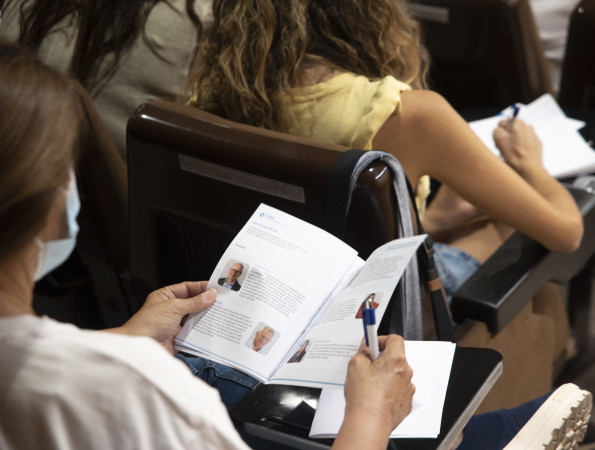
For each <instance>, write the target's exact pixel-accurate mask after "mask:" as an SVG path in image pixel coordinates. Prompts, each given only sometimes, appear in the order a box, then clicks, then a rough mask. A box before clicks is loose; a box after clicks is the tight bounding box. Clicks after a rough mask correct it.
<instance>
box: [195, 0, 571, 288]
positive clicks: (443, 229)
mask: <svg viewBox="0 0 595 450" xmlns="http://www.w3.org/2000/svg"><path fill="white" fill-rule="evenodd" d="M213 16H214V18H213V22H212V23H211V24H210V25H209V26H208V27H207V28H206V29H205V30H204V33H203V35H202V37H201V39H200V43H199V46H200V48H199V52H198V58H197V60H196V61H197V62H196V64H195V66H194V68H193V70H192V71H191V76H190V78H189V82H188V98H189V103H190V104H193V105H195V106H197V107H199V108H201V109H205V110H207V111H210V112H213V113H215V114H218V115H220V116H223V117H226V118H228V119H231V120H234V121H237V122H243V123H247V124H251V125H255V126H260V127H264V128H269V129H273V130H279V131H283V132H286V133H289V134H293V135H298V136H306V137H311V138H315V139H318V140H323V141H329V142H333V143H337V144H342V145H344V146H346V147H348V148H362V149H368V150H369V149H373V148H374V149H380V150H384V151H387V152H389V153H391V154H393V155H394V156H395V157H396V158H397V159H398V160H399V162H400V163H401V165H402V166H403V168H404V170H405V174H406V175H407V177H408V179H409V181H410V182H411V185H412V186H413V187H414V189H415V194H416V200H417V206H418V209H419V211H420V213H422V214H423V213H424V208H425V203H426V198H427V197H428V194H429V182H428V176H430V177H432V178H435V179H437V180H439V181H440V182H442V185H443V187H445V188H444V189H442V188H441V189H440V190H439V191H438V194H437V197H436V198H435V200H434V202H432V204H431V207H430V210H429V211H427V214H426V217H425V220H424V224H425V225H426V226H427V231H428V232H429V233H430V235H432V236H434V237H435V238H436V241H438V242H441V243H443V244H445V245H438V246H437V247H436V250H437V256H438V258H437V259H438V262H439V264H438V265H439V269H440V270H441V276H442V278H443V280H448V279H449V278H455V279H456V282H455V283H454V284H453V285H452V289H456V288H457V287H458V285H460V283H462V281H464V280H463V278H466V277H467V276H469V275H470V274H471V273H472V272H473V271H474V270H475V269H476V268H477V267H478V266H479V264H480V263H481V262H483V261H485V260H486V259H487V257H488V256H489V255H490V254H491V253H492V252H493V251H494V250H495V249H496V248H497V247H498V246H499V245H500V243H501V242H502V241H503V240H504V239H505V238H506V237H507V236H508V235H509V234H510V232H511V230H512V229H517V230H519V231H521V232H523V233H525V234H527V235H529V236H531V237H532V238H534V239H535V240H537V241H539V242H540V243H542V244H543V245H544V246H546V247H547V248H550V249H554V250H562V251H568V252H570V251H573V250H575V249H576V248H577V247H578V245H579V243H580V240H581V237H582V232H583V224H582V218H581V215H580V213H579V211H578V209H577V207H576V205H575V203H574V201H573V199H572V197H571V196H570V195H569V193H568V192H567V190H566V189H565V188H564V187H563V186H562V185H561V184H560V183H558V182H557V181H556V180H555V179H553V178H552V177H551V176H550V175H549V174H548V173H547V172H546V171H545V169H544V168H543V165H542V161H541V143H540V142H539V140H538V138H537V137H536V135H535V133H534V132H533V130H532V128H531V127H528V126H527V125H526V124H525V123H523V122H522V121H521V120H516V121H515V122H514V125H513V126H509V124H508V123H507V122H506V121H503V122H502V123H501V124H500V126H499V127H498V128H497V129H496V130H495V131H494V139H495V141H496V144H497V146H498V148H499V149H500V150H501V152H502V155H503V156H504V161H501V160H499V159H498V158H497V157H495V156H494V155H493V154H492V153H491V152H489V151H488V150H487V149H486V147H485V146H484V144H483V143H482V142H481V141H480V139H479V138H478V137H477V136H476V135H475V134H474V133H473V131H471V129H470V128H469V126H468V125H467V124H466V123H465V121H464V120H463V119H462V118H461V117H460V116H459V115H458V114H457V113H456V112H455V111H454V110H453V109H452V107H451V106H450V105H449V104H448V103H447V102H446V101H445V100H444V99H443V98H442V97H441V96H440V95H438V94H436V93H434V92H431V91H428V90H425V89H424V88H425V87H426V79H425V77H426V72H427V67H428V58H427V55H426V51H425V49H424V48H423V46H422V45H421V43H420V32H419V27H418V24H417V23H416V22H415V21H414V20H413V19H412V18H411V17H410V15H409V13H408V11H407V3H406V2H405V1H404V0H344V1H340V2H331V1H314V0H257V1H253V2H244V1H241V0H215V1H214V2H213ZM455 194H456V195H455ZM459 196H460V197H459ZM462 199H465V200H464V201H463V200H462ZM432 209H433V210H434V211H432ZM443 257H447V258H450V259H449V263H448V264H440V262H441V261H442V259H443ZM451 271H452V272H454V273H450V272H451ZM459 272H462V275H461V273H459ZM447 287H448V286H447Z"/></svg>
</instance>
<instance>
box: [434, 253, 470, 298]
mask: <svg viewBox="0 0 595 450" xmlns="http://www.w3.org/2000/svg"><path fill="white" fill-rule="evenodd" d="M434 261H436V268H437V269H438V274H439V275H440V279H441V280H442V285H443V286H444V291H445V292H446V299H447V300H448V304H451V302H452V296H453V294H454V293H455V292H456V290H457V289H458V288H460V287H461V286H462V285H463V283H465V281H467V278H469V277H470V276H471V275H473V274H474V273H475V271H476V270H477V269H478V268H479V266H480V265H481V264H480V263H479V261H478V260H477V259H475V258H474V257H473V256H471V255H470V254H469V253H467V252H464V251H463V250H460V249H458V248H456V247H453V246H452V245H448V244H441V243H439V242H434Z"/></svg>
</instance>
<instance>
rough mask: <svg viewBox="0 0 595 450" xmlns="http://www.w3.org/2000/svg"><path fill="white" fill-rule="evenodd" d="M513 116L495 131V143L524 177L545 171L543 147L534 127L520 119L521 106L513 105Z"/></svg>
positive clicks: (507, 160)
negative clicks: (540, 170) (535, 171)
mask: <svg viewBox="0 0 595 450" xmlns="http://www.w3.org/2000/svg"><path fill="white" fill-rule="evenodd" d="M511 109H512V115H511V117H510V118H508V119H504V120H501V121H500V122H499V124H498V127H497V128H496V129H495V130H494V135H493V136H494V143H495V144H496V147H498V150H500V153H501V154H502V157H503V158H504V160H505V161H506V162H507V163H508V164H509V165H510V166H511V167H512V168H513V169H514V170H516V171H517V172H518V173H519V174H520V175H521V176H522V177H525V176H527V174H530V173H531V172H533V171H534V170H535V169H536V168H540V169H543V159H542V145H541V141H540V140H539V138H538V137H537V135H536V134H535V130H534V129H533V127H532V126H531V125H529V124H527V123H525V122H524V121H523V120H521V119H520V118H518V114H519V110H520V105H519V104H517V103H515V104H513V105H511Z"/></svg>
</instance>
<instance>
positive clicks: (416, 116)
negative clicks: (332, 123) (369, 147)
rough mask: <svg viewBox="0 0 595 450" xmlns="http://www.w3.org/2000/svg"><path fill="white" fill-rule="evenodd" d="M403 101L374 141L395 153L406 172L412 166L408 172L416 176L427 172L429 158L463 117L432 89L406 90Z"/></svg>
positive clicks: (461, 123)
mask: <svg viewBox="0 0 595 450" xmlns="http://www.w3.org/2000/svg"><path fill="white" fill-rule="evenodd" d="M401 101H402V103H401V108H400V109H399V110H397V111H395V112H394V113H393V114H392V115H391V116H389V117H388V119H387V120H386V122H385V123H384V124H383V125H382V126H381V127H380V129H379V130H378V133H377V134H376V136H375V137H374V142H373V144H374V147H375V148H379V149H383V150H385V151H388V152H389V153H392V154H393V155H395V156H396V157H397V158H398V159H399V160H400V161H401V164H403V167H404V168H405V172H407V170H408V169H409V171H410V175H409V176H410V177H411V179H415V177H417V176H419V175H421V174H423V173H428V172H427V171H428V169H430V168H429V167H428V161H427V158H428V157H432V156H434V152H436V151H437V149H438V148H440V147H441V144H444V140H445V138H448V137H450V136H451V135H452V130H453V129H458V128H460V126H461V125H463V124H464V121H463V119H462V118H461V117H460V116H459V115H458V114H457V112H456V111H455V110H454V109H453V108H452V107H451V106H450V104H449V103H448V102H447V101H446V99H444V97H442V96H441V95H440V94H438V93H436V92H433V91H427V90H413V91H405V92H403V93H402V94H401ZM412 149H415V151H412ZM428 152H430V153H429V154H428Z"/></svg>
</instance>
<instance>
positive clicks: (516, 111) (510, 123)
mask: <svg viewBox="0 0 595 450" xmlns="http://www.w3.org/2000/svg"><path fill="white" fill-rule="evenodd" d="M510 107H511V108H512V117H511V118H510V119H508V129H509V130H512V126H513V125H514V119H516V116H518V115H519V110H520V109H521V107H520V106H519V104H518V103H513V104H512V105H510Z"/></svg>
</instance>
